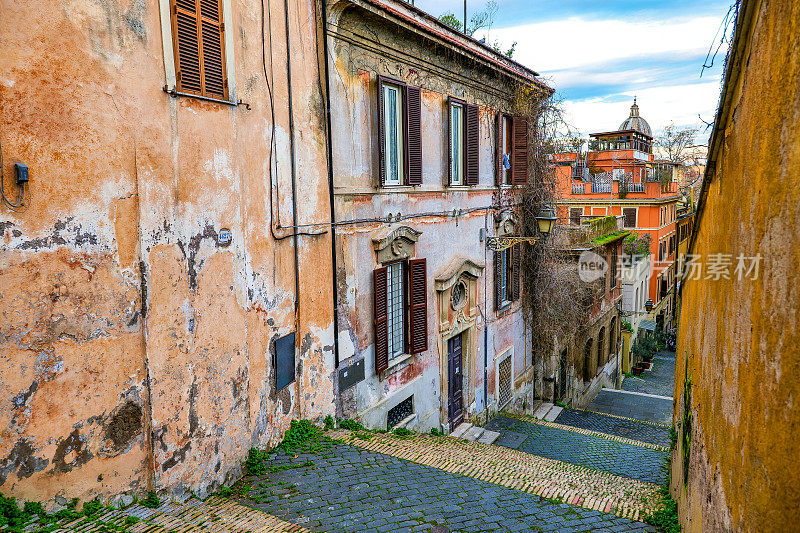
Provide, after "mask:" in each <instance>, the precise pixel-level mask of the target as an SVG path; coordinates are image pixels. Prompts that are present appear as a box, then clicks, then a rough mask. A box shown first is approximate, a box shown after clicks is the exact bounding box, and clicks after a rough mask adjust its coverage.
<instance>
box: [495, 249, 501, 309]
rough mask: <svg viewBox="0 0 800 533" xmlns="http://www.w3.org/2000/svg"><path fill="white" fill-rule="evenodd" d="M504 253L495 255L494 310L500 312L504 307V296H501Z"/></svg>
mask: <svg viewBox="0 0 800 533" xmlns="http://www.w3.org/2000/svg"><path fill="white" fill-rule="evenodd" d="M501 253H502V252H495V253H494V309H495V311H500V308H501V307H503V296H502V295H501V294H500V278H501V276H502V275H503V274H502V272H503V261H502V259H501V257H500V254H501Z"/></svg>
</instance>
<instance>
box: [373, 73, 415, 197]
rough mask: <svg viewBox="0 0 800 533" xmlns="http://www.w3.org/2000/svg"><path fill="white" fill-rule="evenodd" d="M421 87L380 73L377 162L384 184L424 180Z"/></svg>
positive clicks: (408, 183) (400, 183)
mask: <svg viewBox="0 0 800 533" xmlns="http://www.w3.org/2000/svg"><path fill="white" fill-rule="evenodd" d="M421 102H422V101H421V92H420V88H419V87H412V86H410V85H406V84H405V83H402V82H399V81H396V80H391V79H389V78H384V77H383V76H378V122H379V124H378V132H379V143H378V147H379V150H378V155H379V157H378V160H379V161H378V162H379V183H380V185H381V186H382V187H386V186H398V185H421V184H422V133H421V115H420V113H421V105H422V104H421Z"/></svg>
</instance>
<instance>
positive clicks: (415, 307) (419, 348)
mask: <svg viewBox="0 0 800 533" xmlns="http://www.w3.org/2000/svg"><path fill="white" fill-rule="evenodd" d="M408 308H409V311H408V312H409V321H408V322H409V353H420V352H424V351H425V350H427V349H428V327H427V326H428V292H427V267H426V262H425V259H412V260H410V261H409V262H408Z"/></svg>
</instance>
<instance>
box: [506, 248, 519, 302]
mask: <svg viewBox="0 0 800 533" xmlns="http://www.w3.org/2000/svg"><path fill="white" fill-rule="evenodd" d="M521 273H522V243H519V244H515V245H514V246H512V247H511V272H510V274H511V276H510V281H509V283H510V284H511V289H512V291H511V298H510V299H512V300H518V299H519V297H520V275H521Z"/></svg>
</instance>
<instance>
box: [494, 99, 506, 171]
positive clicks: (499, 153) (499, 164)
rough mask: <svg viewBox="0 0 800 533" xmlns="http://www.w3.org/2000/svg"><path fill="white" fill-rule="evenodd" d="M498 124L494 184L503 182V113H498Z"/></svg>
mask: <svg viewBox="0 0 800 533" xmlns="http://www.w3.org/2000/svg"><path fill="white" fill-rule="evenodd" d="M496 122H497V125H496V126H495V128H496V130H495V137H496V139H497V146H496V147H495V148H496V149H495V155H494V159H495V164H494V169H495V172H494V184H495V185H502V184H503V149H504V146H503V114H502V113H497V120H496Z"/></svg>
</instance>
